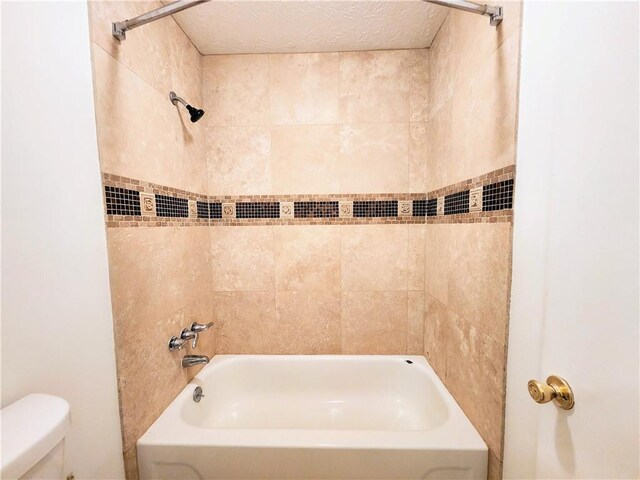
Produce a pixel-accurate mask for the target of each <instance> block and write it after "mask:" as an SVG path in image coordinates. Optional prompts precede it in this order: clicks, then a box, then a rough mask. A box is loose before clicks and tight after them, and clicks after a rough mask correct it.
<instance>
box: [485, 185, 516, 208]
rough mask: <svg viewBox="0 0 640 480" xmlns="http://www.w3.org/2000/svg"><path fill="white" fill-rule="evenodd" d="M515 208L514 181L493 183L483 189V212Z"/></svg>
mask: <svg viewBox="0 0 640 480" xmlns="http://www.w3.org/2000/svg"><path fill="white" fill-rule="evenodd" d="M509 208H513V179H510V180H505V181H502V182H497V183H492V184H491V185H487V186H486V187H484V188H483V189H482V211H483V212H490V211H493V210H506V209H509Z"/></svg>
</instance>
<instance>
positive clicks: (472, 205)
mask: <svg viewBox="0 0 640 480" xmlns="http://www.w3.org/2000/svg"><path fill="white" fill-rule="evenodd" d="M469 211H470V212H481V211H482V187H476V188H472V189H471V190H469Z"/></svg>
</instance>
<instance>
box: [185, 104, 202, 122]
mask: <svg viewBox="0 0 640 480" xmlns="http://www.w3.org/2000/svg"><path fill="white" fill-rule="evenodd" d="M187 110H189V114H191V121H192V122H193V123H196V122H197V121H198V120H200V119H201V118H202V116H203V115H204V110H202V109H200V108H194V107H192V106H191V105H187Z"/></svg>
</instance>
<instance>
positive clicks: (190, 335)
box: [180, 328, 198, 348]
mask: <svg viewBox="0 0 640 480" xmlns="http://www.w3.org/2000/svg"><path fill="white" fill-rule="evenodd" d="M180 338H181V339H182V340H192V342H191V348H196V345H198V332H195V331H193V330H189V329H188V328H183V329H182V332H180Z"/></svg>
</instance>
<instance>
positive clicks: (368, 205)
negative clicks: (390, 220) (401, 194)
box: [353, 200, 398, 217]
mask: <svg viewBox="0 0 640 480" xmlns="http://www.w3.org/2000/svg"><path fill="white" fill-rule="evenodd" d="M353 216H354V217H397V216H398V201H397V200H380V201H375V200H374V201H369V200H365V201H357V200H356V201H355V202H353Z"/></svg>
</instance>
